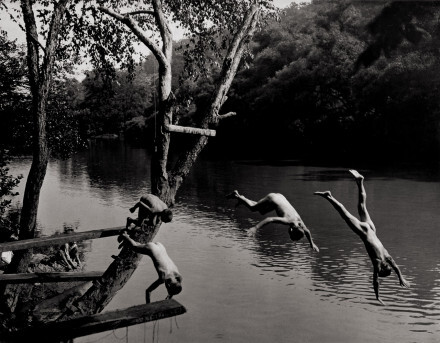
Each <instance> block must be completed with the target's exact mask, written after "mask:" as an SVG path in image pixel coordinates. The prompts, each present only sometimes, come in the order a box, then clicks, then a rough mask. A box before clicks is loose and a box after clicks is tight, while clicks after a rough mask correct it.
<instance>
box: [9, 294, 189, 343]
mask: <svg viewBox="0 0 440 343" xmlns="http://www.w3.org/2000/svg"><path fill="white" fill-rule="evenodd" d="M185 312H186V309H185V307H184V306H182V305H181V304H180V303H178V302H177V301H176V300H174V299H169V300H163V301H158V302H154V303H151V304H146V305H137V306H133V307H129V308H126V309H122V310H114V311H108V312H104V313H101V314H95V315H90V316H83V317H79V318H74V319H70V320H66V321H61V322H50V323H47V324H44V325H41V326H36V327H32V328H26V329H23V330H20V331H18V332H15V333H11V334H10V337H8V338H12V339H16V340H18V339H20V340H22V339H25V338H27V339H32V337H34V338H35V337H44V341H45V342H49V341H59V340H63V339H72V338H76V337H82V336H86V335H91V334H95V333H99V332H103V331H109V330H115V329H118V328H122V327H127V326H131V325H136V324H140V323H145V322H150V321H154V320H158V319H164V318H169V317H174V316H178V315H180V314H183V313H185Z"/></svg>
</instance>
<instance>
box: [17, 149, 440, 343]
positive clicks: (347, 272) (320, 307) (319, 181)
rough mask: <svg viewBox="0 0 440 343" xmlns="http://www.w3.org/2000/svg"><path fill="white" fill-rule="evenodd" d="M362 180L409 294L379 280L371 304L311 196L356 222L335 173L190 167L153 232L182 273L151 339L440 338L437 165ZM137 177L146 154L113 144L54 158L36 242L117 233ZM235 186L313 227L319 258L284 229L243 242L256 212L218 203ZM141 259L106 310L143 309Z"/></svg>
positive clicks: (334, 219) (358, 267)
mask: <svg viewBox="0 0 440 343" xmlns="http://www.w3.org/2000/svg"><path fill="white" fill-rule="evenodd" d="M28 163H29V161H27V160H23V161H18V162H16V163H15V164H14V166H13V168H12V169H13V170H11V171H12V172H16V171H19V172H23V173H26V168H27V166H28ZM351 167H356V166H351ZM360 171H361V172H363V173H364V175H365V176H366V183H365V185H366V189H367V194H368V209H369V212H370V214H371V216H372V219H373V221H374V222H375V224H376V227H377V230H378V236H379V238H380V239H381V241H382V242H383V243H384V245H385V247H386V248H387V250H388V251H389V252H390V253H391V255H392V256H393V257H394V259H395V260H396V262H397V264H398V265H399V266H400V267H401V270H402V273H403V275H404V276H405V277H406V278H407V279H408V281H410V283H411V288H410V289H403V288H401V287H400V286H399V282H398V279H397V277H396V276H395V274H392V275H391V276H390V277H388V278H385V279H383V281H382V283H381V294H382V298H383V299H384V301H385V302H386V303H387V304H388V306H387V307H381V306H378V303H377V301H375V298H374V291H373V287H372V276H373V275H372V274H373V273H372V267H371V263H370V261H369V259H368V256H367V254H366V251H365V247H364V245H363V244H362V242H361V241H360V240H359V238H358V237H357V236H356V235H355V234H354V233H352V232H351V230H350V229H349V228H348V227H347V226H346V224H345V223H344V222H343V221H342V219H341V218H340V217H339V215H338V214H337V213H336V212H335V210H334V209H333V208H332V207H331V206H330V204H328V203H327V202H326V201H324V200H323V199H321V198H318V197H315V196H313V192H314V191H316V190H327V189H328V190H331V191H332V193H333V195H334V196H335V197H336V198H337V199H338V200H340V201H341V202H342V203H344V205H345V206H346V207H347V209H348V210H349V211H350V212H352V213H353V214H357V210H356V201H357V188H356V185H355V183H354V182H353V180H352V178H351V176H350V174H349V173H348V172H347V171H346V168H325V167H315V166H304V165H301V164H300V163H298V162H297V161H289V162H283V163H272V164H265V163H261V162H260V163H255V162H249V161H246V162H224V161H221V162H219V161H217V162H212V161H211V162H208V161H199V162H198V163H197V165H196V166H195V167H194V168H193V171H192V174H191V175H190V177H189V179H188V180H186V181H185V183H184V185H183V186H182V189H181V191H180V192H179V194H178V197H177V204H176V206H175V208H174V211H175V215H174V218H175V219H174V221H173V222H172V223H171V224H167V225H164V226H163V227H162V229H161V231H160V232H159V234H158V236H157V239H158V240H160V241H162V243H164V244H165V245H166V247H167V250H168V252H169V253H170V256H171V257H172V258H173V259H174V260H175V262H176V264H177V265H178V266H179V270H180V271H181V273H182V274H183V278H184V281H183V292H182V294H180V295H179V296H177V300H178V301H181V302H182V304H184V305H185V306H186V307H187V308H188V313H187V314H185V315H184V316H181V317H179V318H178V321H179V327H180V329H179V330H177V331H176V330H174V332H173V333H172V334H168V331H169V330H168V326H169V325H170V324H169V323H168V322H166V321H163V322H165V323H164V324H162V325H163V326H164V327H167V329H163V330H162V333H161V334H162V337H164V339H165V340H166V341H167V342H173V341H176V342H182V341H186V342H206V341H213V340H223V341H233V342H249V341H255V342H267V341H278V342H290V341H298V342H370V341H371V342H377V341H380V342H395V341H400V342H422V341H423V342H437V341H440V326H439V324H440V309H439V304H440V303H439V302H440V278H439V271H440V262H439V258H438V256H439V253H438V247H439V246H440V245H439V244H440V235H438V232H439V229H440V227H439V226H440V211H438V204H439V203H440V181H439V180H440V178H439V176H440V173H439V171H438V169H435V168H434V169H430V170H423V169H417V168H413V169H411V170H409V171H408V172H405V170H402V169H398V170H397V169H396V170H393V169H392V168H389V169H384V168H382V169H371V170H362V169H360ZM149 178H150V175H149V156H148V155H147V154H146V153H145V151H144V150H142V149H132V148H129V147H126V146H124V145H121V144H119V143H117V144H113V145H108V143H107V144H106V145H96V146H93V147H92V149H91V150H90V151H88V152H86V153H81V154H78V155H76V156H74V157H73V158H72V159H70V160H68V161H54V162H52V163H51V164H50V167H49V170H48V176H47V179H46V181H45V184H44V186H43V193H42V199H41V205H40V212H39V225H40V226H41V227H44V228H45V229H46V231H45V232H46V233H51V232H53V231H55V230H57V229H59V228H61V227H62V226H63V224H64V223H66V224H68V225H71V224H73V223H77V225H79V230H88V229H95V228H104V227H112V226H118V225H123V224H124V222H125V221H124V218H125V217H126V216H127V215H129V213H128V208H130V207H131V206H132V204H133V202H134V201H136V200H137V199H138V198H139V197H140V196H141V195H142V194H143V193H145V192H148V191H149ZM23 187H24V182H23V183H22V188H23ZM233 189H238V190H239V192H241V193H242V194H244V195H245V196H246V197H248V198H250V199H254V200H258V199H260V198H261V197H263V196H264V195H266V194H267V193H269V192H280V193H283V194H284V195H285V196H286V197H287V198H288V199H289V200H291V202H292V204H293V205H294V206H295V208H296V209H297V210H298V212H299V213H300V214H301V217H302V218H303V220H304V221H305V223H306V225H307V226H308V227H309V228H310V229H311V231H312V234H313V237H314V240H315V242H316V243H317V245H318V246H319V248H320V253H318V254H317V253H314V252H312V251H311V249H310V247H309V245H308V244H307V242H306V240H305V239H304V240H303V241H301V242H298V243H293V242H291V241H290V240H289V237H288V234H287V228H286V227H284V226H279V225H269V226H266V227H265V228H263V229H262V230H261V231H260V232H258V233H257V236H256V237H255V238H249V237H247V235H246V230H247V229H248V228H249V227H251V226H253V225H254V224H255V223H257V222H258V221H260V220H261V219H262V218H263V216H261V215H259V214H258V213H251V212H250V211H248V210H247V209H246V208H244V207H238V208H234V206H235V202H234V201H231V200H227V199H225V197H224V195H226V194H228V193H229V192H231V191H232V190H233ZM115 252H117V244H116V242H115V240H114V239H110V238H109V239H101V240H95V241H92V242H91V249H90V252H88V253H87V268H88V269H89V270H97V269H105V268H106V266H107V265H108V263H110V262H111V257H110V256H111V254H114V253H115ZM150 264H151V262H150V261H149V260H148V259H144V260H143V262H142V264H141V266H140V268H138V270H137V271H136V272H135V274H134V276H133V278H132V279H131V280H130V281H129V283H128V284H127V285H126V287H125V288H124V289H123V290H122V291H121V292H120V294H118V295H117V296H116V297H115V299H114V300H113V301H112V302H111V304H110V305H109V309H110V308H122V307H127V306H130V305H135V304H139V303H142V301H143V296H144V293H143V292H144V290H145V287H146V286H148V284H150V283H151V282H152V281H154V279H155V274H154V269H153V267H152V266H151V265H150ZM159 293H160V292H159ZM163 297H165V294H164V295H163ZM159 298H160V296H159ZM148 329H149V330H150V331H148ZM130 330H132V331H130V337H133V341H139V340H142V339H143V337H144V335H145V334H146V335H147V336H148V337H149V338H150V339H151V332H152V331H151V330H152V326H149V327H146V326H142V325H140V326H137V327H134V328H131V329H130ZM164 331H165V332H164ZM121 332H122V333H121ZM121 332H116V336H119V337H121V335H122V336H123V334H124V331H121ZM105 335H106V334H105V333H103V334H100V335H99V334H98V335H94V336H92V337H85V338H81V339H76V340H75V341H77V342H88V341H91V340H96V339H100V338H102V337H104V336H105ZM116 336H115V335H110V336H109V335H106V338H105V341H109V342H117V341H118V340H117V339H116V338H114V337H116Z"/></svg>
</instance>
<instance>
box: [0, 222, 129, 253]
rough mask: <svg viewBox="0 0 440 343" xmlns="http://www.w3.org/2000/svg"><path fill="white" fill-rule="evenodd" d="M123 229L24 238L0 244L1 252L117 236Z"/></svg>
mask: <svg viewBox="0 0 440 343" xmlns="http://www.w3.org/2000/svg"><path fill="white" fill-rule="evenodd" d="M123 230H125V227H113V228H108V229H100V230H92V231H84V232H74V233H70V234H60V235H54V236H47V237H38V238H33V239H23V240H20V241H14V242H6V243H1V244H0V252H4V251H14V250H23V249H29V248H36V247H43V246H50V245H58V244H59V245H61V244H64V243H68V242H73V241H75V242H78V241H84V240H86V239H94V238H103V237H110V236H117V235H119V234H120V233H121V232H122V231H123Z"/></svg>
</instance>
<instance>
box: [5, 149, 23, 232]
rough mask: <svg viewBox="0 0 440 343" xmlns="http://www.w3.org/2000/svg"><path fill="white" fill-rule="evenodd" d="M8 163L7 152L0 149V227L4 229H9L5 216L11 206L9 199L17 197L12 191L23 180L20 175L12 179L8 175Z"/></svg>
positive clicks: (16, 193)
mask: <svg viewBox="0 0 440 343" xmlns="http://www.w3.org/2000/svg"><path fill="white" fill-rule="evenodd" d="M9 162H10V156H9V152H8V150H6V149H4V148H2V149H1V150H0V226H1V227H6V228H10V222H9V220H8V218H7V216H6V215H7V213H8V210H9V209H10V206H11V202H12V200H11V198H12V197H14V196H16V195H18V192H14V191H13V189H14V188H15V187H17V186H18V184H19V183H20V180H21V179H22V178H23V176H22V175H19V176H16V177H14V176H12V175H10V174H9V168H8V167H7V165H8V163H9Z"/></svg>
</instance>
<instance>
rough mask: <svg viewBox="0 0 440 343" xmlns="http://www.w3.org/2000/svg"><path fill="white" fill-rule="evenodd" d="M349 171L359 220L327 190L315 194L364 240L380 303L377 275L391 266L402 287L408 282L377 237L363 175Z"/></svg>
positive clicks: (384, 275) (386, 274)
mask: <svg viewBox="0 0 440 343" xmlns="http://www.w3.org/2000/svg"><path fill="white" fill-rule="evenodd" d="M350 173H351V174H352V175H353V176H354V178H355V181H356V184H357V186H358V190H359V202H358V212H359V217H360V220H359V219H357V218H356V217H355V216H353V215H352V214H351V213H350V212H348V211H347V209H346V208H345V207H344V205H342V204H341V203H340V202H339V201H337V200H336V199H335V198H334V197H333V196H332V194H331V193H330V192H329V191H326V192H315V195H319V196H321V197H323V198H324V199H327V200H328V201H329V202H330V203H331V204H332V205H333V207H334V208H335V209H336V211H338V212H339V214H340V215H341V217H342V218H343V219H344V220H345V222H346V223H347V224H348V226H349V227H350V228H351V229H352V230H353V231H354V233H356V234H357V235H358V236H359V237H360V238H361V239H362V241H363V242H364V244H365V248H366V249H367V252H368V255H369V256H370V259H371V262H372V264H373V269H374V274H373V287H374V292H375V294H376V299H377V300H378V301H379V302H380V303H381V304H382V305H385V303H384V302H383V301H382V299H381V298H380V296H379V277H386V276H388V275H390V274H391V268H393V269H394V271H395V273H396V274H397V276H398V277H399V282H400V285H401V286H402V287H405V288H408V287H409V283H408V282H407V281H406V280H405V279H404V278H403V276H402V273H401V272H400V269H399V267H398V266H397V264H396V262H394V260H393V258H392V257H391V255H390V254H389V253H388V251H387V250H386V249H385V247H384V246H383V244H382V242H381V241H380V240H379V238H377V235H376V227H375V226H374V224H373V222H372V220H371V218H370V215H369V214H368V211H367V205H366V200H367V193H366V192H365V188H364V177H363V176H362V175H361V174H359V173H358V172H357V171H356V170H350Z"/></svg>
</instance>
